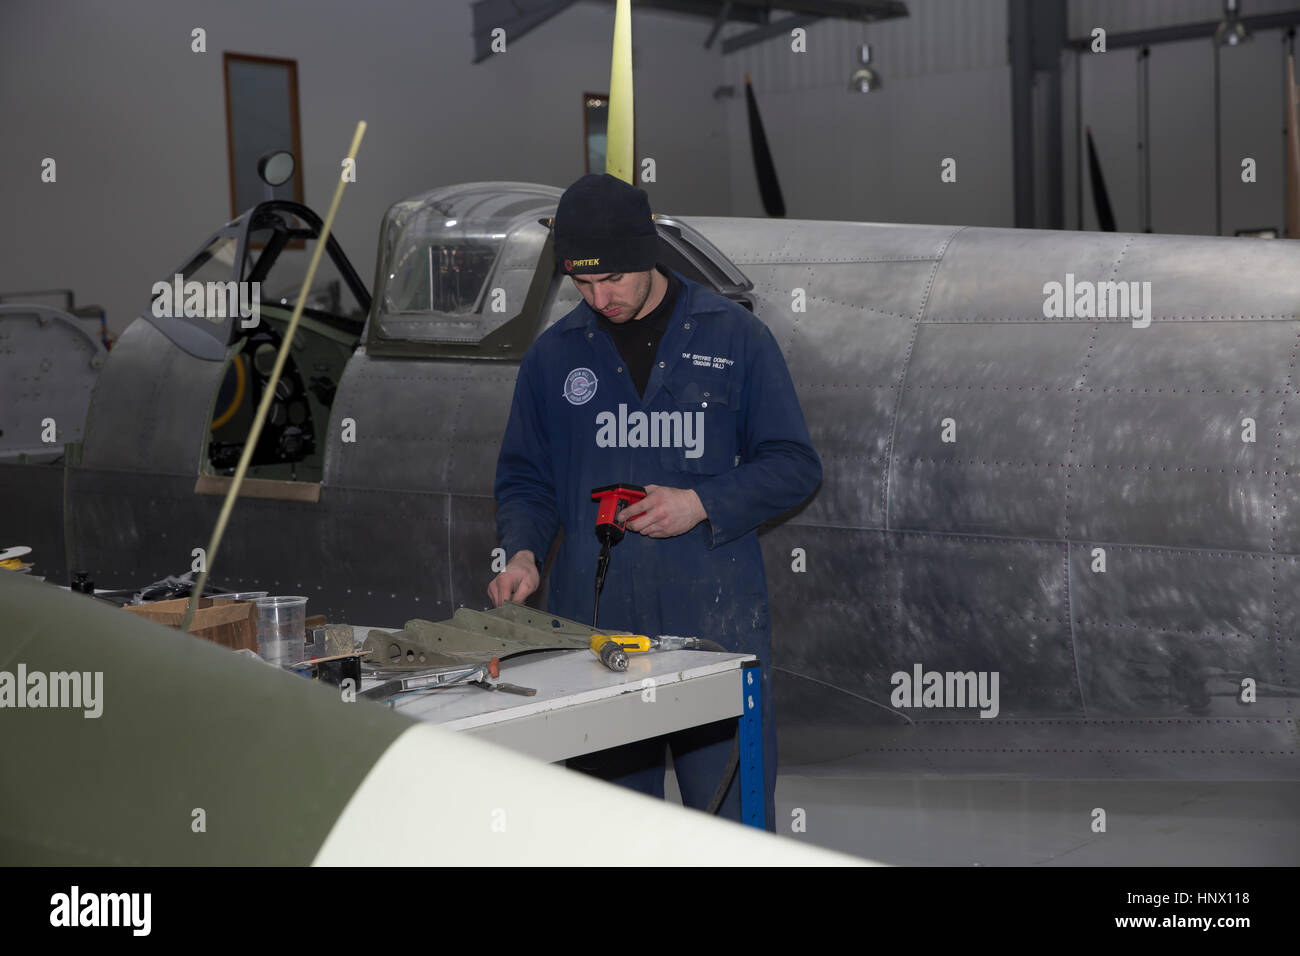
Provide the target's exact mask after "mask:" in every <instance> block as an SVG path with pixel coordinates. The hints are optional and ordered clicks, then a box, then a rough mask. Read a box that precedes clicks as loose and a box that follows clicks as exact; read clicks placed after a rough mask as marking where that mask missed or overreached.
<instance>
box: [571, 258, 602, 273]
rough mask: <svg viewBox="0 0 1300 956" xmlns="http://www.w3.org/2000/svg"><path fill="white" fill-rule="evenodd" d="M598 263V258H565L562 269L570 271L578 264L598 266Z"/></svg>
mask: <svg viewBox="0 0 1300 956" xmlns="http://www.w3.org/2000/svg"><path fill="white" fill-rule="evenodd" d="M598 265H600V260H599V259H565V260H564V271H565V272H572V271H573V270H574V269H575V268H576V267H578V266H598Z"/></svg>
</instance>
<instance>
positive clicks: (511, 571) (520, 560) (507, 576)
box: [487, 551, 542, 607]
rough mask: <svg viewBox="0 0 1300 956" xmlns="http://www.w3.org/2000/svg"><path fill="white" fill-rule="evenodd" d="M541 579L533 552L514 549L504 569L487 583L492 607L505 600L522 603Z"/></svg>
mask: <svg viewBox="0 0 1300 956" xmlns="http://www.w3.org/2000/svg"><path fill="white" fill-rule="evenodd" d="M541 580H542V577H541V575H540V574H538V573H537V561H536V559H535V558H534V557H533V552H531V551H516V552H515V554H514V556H513V557H512V558H511V559H510V561H509V562H508V563H507V564H506V569H505V570H504V571H502V572H501V573H500V574H498V575H497V576H496V577H495V578H493V579H492V583H491V584H489V585H488V589H487V590H488V597H490V598H491V599H492V606H493V607H500V606H501V605H502V603H503V602H505V601H514V602H515V603H516V604H523V603H524V601H526V600H527V599H528V595H530V594H532V593H533V592H534V591H536V590H537V585H538V584H540V583H541Z"/></svg>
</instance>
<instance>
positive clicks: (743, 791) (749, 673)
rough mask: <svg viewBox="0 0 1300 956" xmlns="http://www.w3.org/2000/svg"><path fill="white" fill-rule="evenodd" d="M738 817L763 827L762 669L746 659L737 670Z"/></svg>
mask: <svg viewBox="0 0 1300 956" xmlns="http://www.w3.org/2000/svg"><path fill="white" fill-rule="evenodd" d="M740 691H741V707H742V708H743V710H742V711H741V714H740V768H739V773H740V820H741V822H742V823H745V824H747V825H749V826H751V827H758V828H759V829H760V830H762V829H764V827H765V825H766V822H767V805H766V795H765V790H766V789H767V788H766V787H765V786H764V785H763V780H764V777H763V668H762V665H761V664H760V663H759V662H758V661H748V662H746V663H745V664H743V665H742V667H741V671H740Z"/></svg>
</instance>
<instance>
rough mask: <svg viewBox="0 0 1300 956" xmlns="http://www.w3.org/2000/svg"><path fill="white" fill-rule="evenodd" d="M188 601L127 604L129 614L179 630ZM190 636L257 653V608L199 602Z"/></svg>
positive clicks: (238, 603) (209, 600)
mask: <svg viewBox="0 0 1300 956" xmlns="http://www.w3.org/2000/svg"><path fill="white" fill-rule="evenodd" d="M188 603H189V598H175V599H174V600H171V601H154V602H153V603H152V604H128V605H127V606H126V610H128V611H130V612H131V613H132V614H138V615H139V616H140V617H147V618H148V619H149V620H151V621H157V622H158V623H159V624H166V625H167V626H168V627H175V628H179V627H180V626H181V621H183V620H184V619H185V605H186V604H188ZM189 633H191V634H193V635H194V636H195V637H201V638H203V639H204V640H206V641H212V642H213V643H214V644H220V645H221V646H222V647H228V648H230V649H231V650H232V651H238V650H243V649H245V648H246V649H248V650H250V651H252V652H253V653H254V654H256V653H257V605H256V604H254V603H253V602H252V601H233V600H229V599H219V600H217V601H215V602H214V601H213V599H212V598H200V599H199V605H198V607H197V608H195V609H194V620H192V621H190V627H189Z"/></svg>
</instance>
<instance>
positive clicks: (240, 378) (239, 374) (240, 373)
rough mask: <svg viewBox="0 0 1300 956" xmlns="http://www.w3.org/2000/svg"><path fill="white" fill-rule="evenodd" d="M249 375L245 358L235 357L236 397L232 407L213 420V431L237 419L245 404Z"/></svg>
mask: <svg viewBox="0 0 1300 956" xmlns="http://www.w3.org/2000/svg"><path fill="white" fill-rule="evenodd" d="M247 380H248V373H247V372H245V371H244V357H243V356H242V355H236V356H235V397H234V398H233V399H232V400H231V402H230V405H229V406H228V407H227V408H226V410H225V411H224V412H222V413H221V415H220V416H218V417H217V418H214V419H212V431H216V430H217V429H218V428H220V427H221V426H222V425H224V424H225V423H226V422H228V421H230V420H231V419H232V418H234V417H235V412H237V411H239V406H240V405H242V404H243V403H244V386H245V385H246V384H247Z"/></svg>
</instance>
